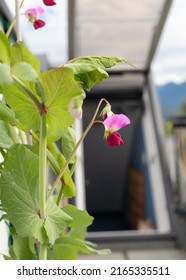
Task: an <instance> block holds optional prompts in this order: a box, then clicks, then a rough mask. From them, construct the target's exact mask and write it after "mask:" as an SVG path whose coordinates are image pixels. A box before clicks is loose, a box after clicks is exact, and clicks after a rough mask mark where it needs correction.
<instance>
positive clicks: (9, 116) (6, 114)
mask: <svg viewBox="0 0 186 280" xmlns="http://www.w3.org/2000/svg"><path fill="white" fill-rule="evenodd" d="M0 120H2V121H4V122H6V123H9V124H11V125H17V123H18V121H17V119H16V117H15V113H14V111H13V110H12V109H10V108H9V107H8V106H6V105H5V104H4V103H3V102H0Z"/></svg>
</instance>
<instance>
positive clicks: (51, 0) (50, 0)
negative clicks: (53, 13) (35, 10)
mask: <svg viewBox="0 0 186 280" xmlns="http://www.w3.org/2000/svg"><path fill="white" fill-rule="evenodd" d="M43 3H44V4H45V5H46V6H54V5H56V3H55V2H54V0H43Z"/></svg>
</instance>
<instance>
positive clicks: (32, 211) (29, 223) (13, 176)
mask: <svg viewBox="0 0 186 280" xmlns="http://www.w3.org/2000/svg"><path fill="white" fill-rule="evenodd" d="M38 172H39V170H38V156H37V155H36V154H35V153H33V152H32V151H31V150H30V149H28V148H27V147H26V146H23V145H21V144H16V145H13V146H12V147H11V148H10V149H9V150H8V153H7V158H6V161H5V164H4V170H3V171H2V175H1V178H0V188H1V200H2V204H3V208H4V211H6V213H7V214H8V217H9V219H10V221H11V223H12V224H13V225H14V227H15V229H16V232H17V234H18V235H19V236H20V237H31V236H34V237H35V238H37V239H38V240H40V241H41V242H46V240H47V236H48V239H49V242H51V243H52V242H54V239H55V238H56V237H57V235H58V234H59V232H60V231H61V230H63V228H64V227H65V226H67V225H68V224H69V222H71V220H72V219H71V217H69V216H68V215H67V214H66V213H64V212H63V211H62V210H61V209H60V208H59V207H57V206H56V205H55V203H54V202H52V201H49V203H48V204H47V209H46V212H47V216H46V218H45V219H41V218H40V214H39V213H40V210H39V202H38V201H39V186H38V177H39V176H38V175H39V173H38Z"/></svg>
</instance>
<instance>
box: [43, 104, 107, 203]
mask: <svg viewBox="0 0 186 280" xmlns="http://www.w3.org/2000/svg"><path fill="white" fill-rule="evenodd" d="M103 101H105V102H106V103H108V101H107V100H106V99H101V100H100V102H99V104H98V106H97V108H96V111H95V113H94V116H93V118H92V119H91V121H90V123H89V125H88V126H87V128H86V129H85V131H84V133H83V134H82V136H81V138H80V139H79V141H78V142H77V143H76V146H75V147H74V149H73V151H72V153H71V154H70V156H69V157H68V159H67V161H66V162H65V164H64V166H63V167H62V169H61V171H60V173H59V175H58V176H57V178H56V180H55V182H54V184H53V186H52V188H51V190H50V191H49V193H48V197H47V200H49V198H50V197H51V195H52V193H53V191H54V190H55V188H56V187H57V185H58V183H59V181H60V180H61V177H62V176H63V174H64V172H65V169H66V168H67V167H68V165H69V163H70V161H71V159H72V158H73V157H74V155H75V153H76V151H77V149H78V148H79V146H80V145H81V143H82V142H83V140H84V138H85V136H86V135H87V133H88V132H89V130H90V129H91V127H92V126H93V124H94V121H95V118H96V116H97V114H98V111H99V108H100V106H101V104H102V102H103Z"/></svg>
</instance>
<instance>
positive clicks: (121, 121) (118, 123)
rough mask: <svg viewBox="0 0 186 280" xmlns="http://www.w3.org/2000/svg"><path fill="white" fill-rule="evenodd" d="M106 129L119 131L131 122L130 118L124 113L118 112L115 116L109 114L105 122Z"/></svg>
mask: <svg viewBox="0 0 186 280" xmlns="http://www.w3.org/2000/svg"><path fill="white" fill-rule="evenodd" d="M103 124H104V126H105V130H106V131H111V132H114V131H117V130H119V129H120V128H122V127H124V126H126V125H128V124H130V120H129V118H128V117H127V116H125V115H123V114H116V115H113V116H109V117H108V118H106V119H105V120H104V122H103Z"/></svg>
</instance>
